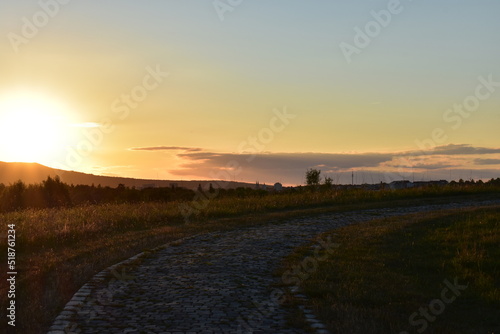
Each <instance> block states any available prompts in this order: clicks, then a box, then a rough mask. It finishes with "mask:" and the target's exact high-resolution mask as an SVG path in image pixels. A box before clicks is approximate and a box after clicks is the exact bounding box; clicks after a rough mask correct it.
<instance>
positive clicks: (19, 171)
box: [0, 161, 254, 190]
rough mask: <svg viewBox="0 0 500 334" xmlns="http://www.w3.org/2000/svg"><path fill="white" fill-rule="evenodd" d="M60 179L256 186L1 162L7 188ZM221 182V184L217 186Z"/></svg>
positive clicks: (142, 184)
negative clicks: (113, 174) (21, 182)
mask: <svg viewBox="0 0 500 334" xmlns="http://www.w3.org/2000/svg"><path fill="white" fill-rule="evenodd" d="M48 176H50V177H55V176H59V177H60V178H61V181H62V182H64V183H67V184H75V185H76V184H84V185H92V184H94V185H96V186H97V185H99V184H100V185H101V186H103V187H106V186H107V187H112V188H115V187H117V186H118V185H119V184H124V185H125V186H127V187H136V188H144V187H171V186H172V184H176V186H178V187H184V188H187V189H192V190H195V189H197V188H198V185H199V184H201V186H202V187H203V189H208V187H209V184H210V183H212V184H213V186H214V187H216V186H217V185H219V186H220V187H223V188H226V189H230V188H237V187H254V185H253V184H251V183H245V182H230V181H206V180H189V181H178V180H149V179H134V178H126V177H112V176H102V175H93V174H86V173H80V172H74V171H66V170H61V169H54V168H50V167H47V166H44V165H40V164H37V163H20V162H1V161H0V183H3V184H5V185H9V184H12V183H14V182H16V181H18V180H21V181H23V182H24V183H27V184H33V183H40V182H42V181H43V180H45V179H47V177H48ZM215 182H217V185H216V184H215Z"/></svg>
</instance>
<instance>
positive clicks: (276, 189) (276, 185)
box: [274, 182, 283, 191]
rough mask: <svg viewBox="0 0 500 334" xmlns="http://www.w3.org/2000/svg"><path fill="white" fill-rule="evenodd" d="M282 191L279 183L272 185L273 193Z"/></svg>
mask: <svg viewBox="0 0 500 334" xmlns="http://www.w3.org/2000/svg"><path fill="white" fill-rule="evenodd" d="M282 190H283V185H282V184H281V183H279V182H276V183H275V184H274V191H282Z"/></svg>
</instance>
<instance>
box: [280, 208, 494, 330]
mask: <svg viewBox="0 0 500 334" xmlns="http://www.w3.org/2000/svg"><path fill="white" fill-rule="evenodd" d="M322 237H323V239H325V238H328V237H331V240H332V242H335V243H337V244H339V245H340V246H339V247H338V248H337V249H335V252H333V253H332V254H331V255H330V256H328V258H327V259H326V260H325V261H322V262H319V263H318V268H317V270H315V271H314V272H312V273H311V274H310V276H309V277H308V278H307V279H304V280H303V281H302V284H301V286H300V288H301V292H302V293H304V294H305V295H307V296H308V298H309V301H308V303H309V304H310V305H309V306H310V307H311V308H312V309H313V310H314V312H315V313H316V315H317V316H318V317H319V318H320V319H321V320H322V322H323V323H324V324H326V325H327V328H328V329H329V330H330V331H331V332H332V333H384V334H385V333H402V334H405V333H424V332H425V333H429V334H430V333H450V334H451V333H454V334H456V333H498V332H500V266H499V259H500V248H499V247H498V246H499V244H500V207H493V208H478V209H469V210H460V211H448V212H441V213H429V214H424V215H422V214H418V215H411V216H407V217H397V218H390V219H382V220H374V221H371V222H368V223H360V224H356V225H351V226H348V227H345V228H341V229H337V230H335V231H332V232H331V233H327V234H325V235H323V236H322ZM310 250H311V248H310V247H303V248H300V249H298V250H296V252H295V253H294V254H293V255H291V256H290V257H289V258H288V259H287V260H286V261H285V264H284V267H283V272H285V270H287V268H291V267H292V266H294V265H296V264H297V263H300V260H301V259H303V258H305V257H307V256H308V255H310V254H309V253H310V252H311V251H310ZM297 319H300V317H297ZM295 322H296V323H297V324H300V323H301V322H300V320H295ZM302 324H303V322H302Z"/></svg>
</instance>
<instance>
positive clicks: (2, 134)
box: [0, 93, 69, 164]
mask: <svg viewBox="0 0 500 334" xmlns="http://www.w3.org/2000/svg"><path fill="white" fill-rule="evenodd" d="M68 124H69V118H68V111H67V109H65V108H64V106H63V105H62V104H60V103H58V102H56V101H55V100H51V99H49V98H47V97H45V96H41V95H38V94H25V93H23V94H10V95H9V96H8V97H6V98H3V99H0V161H7V162H38V163H43V164H47V162H49V161H53V160H54V159H56V158H57V156H58V155H59V154H60V153H61V151H62V149H63V148H64V146H65V142H66V140H67V139H68V138H69V137H68V136H69V133H68V131H69V127H68Z"/></svg>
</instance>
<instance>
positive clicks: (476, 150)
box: [408, 144, 500, 155]
mask: <svg viewBox="0 0 500 334" xmlns="http://www.w3.org/2000/svg"><path fill="white" fill-rule="evenodd" d="M495 153H500V148H488V147H474V146H471V145H467V144H460V145H456V144H450V145H443V146H436V147H435V148H434V149H432V150H429V151H410V152H408V154H410V155H437V154H439V155H474V154H495Z"/></svg>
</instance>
